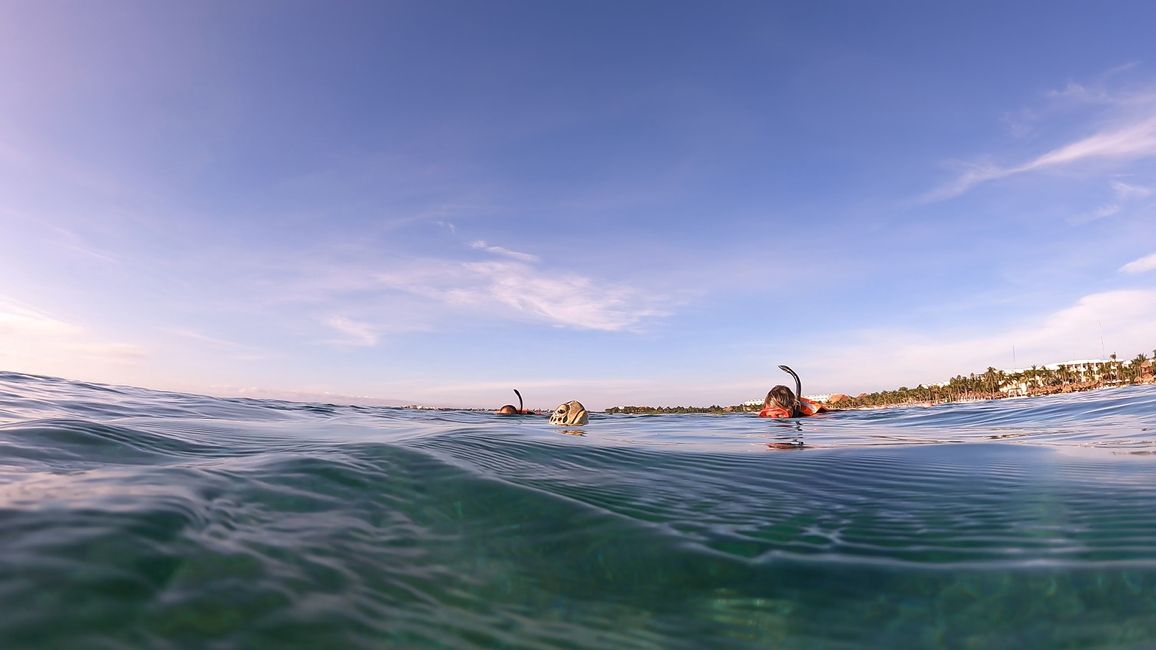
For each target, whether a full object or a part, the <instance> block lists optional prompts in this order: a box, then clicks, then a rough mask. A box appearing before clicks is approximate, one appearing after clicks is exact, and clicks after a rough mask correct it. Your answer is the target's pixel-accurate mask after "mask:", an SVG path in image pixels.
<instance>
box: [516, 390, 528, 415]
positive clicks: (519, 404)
mask: <svg viewBox="0 0 1156 650" xmlns="http://www.w3.org/2000/svg"><path fill="white" fill-rule="evenodd" d="M514 394H515V395H517V396H518V413H519V414H521V413H525V412H526V409H524V408H522V394H521V393H519V392H518V389H517V388H515V389H514Z"/></svg>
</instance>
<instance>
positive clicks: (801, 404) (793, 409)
mask: <svg viewBox="0 0 1156 650" xmlns="http://www.w3.org/2000/svg"><path fill="white" fill-rule="evenodd" d="M826 412H827V409H826V408H824V407H822V406H820V405H818V404H816V403H814V402H812V401H810V400H806V399H803V398H801V397H800V398H797V399H796V398H795V393H793V392H792V391H791V389H790V388H787V387H786V386H775V387H774V388H772V389H771V390H770V392H768V393H767V398H766V399H765V400H763V410H761V411H759V417H761V418H802V417H808V416H811V415H815V414H816V413H826Z"/></svg>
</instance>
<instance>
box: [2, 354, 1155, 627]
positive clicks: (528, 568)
mask: <svg viewBox="0 0 1156 650" xmlns="http://www.w3.org/2000/svg"><path fill="white" fill-rule="evenodd" d="M578 397H580V396H578ZM579 434H581V435H579ZM793 440H801V441H802V442H804V443H805V447H804V448H803V449H793V450H775V449H771V448H769V447H768V446H767V443H768V442H790V441H793ZM0 612H3V614H2V615H0V645H2V646H3V647H4V648H142V647H151V648H260V647H310V648H322V647H326V648H330V647H331V648H338V647H341V648H380V647H398V646H400V647H415V646H417V647H433V648H438V647H443V648H462V647H510V648H534V647H538V648H701V647H733V648H765V647H775V648H859V647H881V648H897V647H924V648H939V647H943V648H1025V647H1027V648H1043V647H1049V648H1066V647H1067V648H1144V647H1148V648H1150V647H1153V645H1154V644H1156V387H1133V388H1121V389H1113V390H1103V391H1097V392H1092V393H1081V394H1074V395H1067V396H1056V397H1046V398H1035V399H1020V400H1004V401H999V402H986V403H975V404H962V405H949V406H938V407H932V408H913V409H892V410H880V411H863V412H848V413H839V414H834V415H829V416H823V417H819V418H812V419H810V420H805V421H802V422H800V423H795V422H781V421H780V422H773V421H766V420H759V419H757V418H755V417H753V416H752V415H749V414H746V415H737V414H736V415H727V416H709V415H701V416H698V415H669V416H605V415H600V414H593V415H592V417H591V421H590V423H589V425H587V426H584V427H582V428H581V429H577V430H569V431H567V430H563V429H560V428H558V427H552V426H550V425H549V424H547V423H546V420H545V418H544V417H543V418H506V419H500V418H496V417H494V416H491V415H487V414H480V413H469V412H452V411H451V412H429V411H406V410H395V409H385V408H359V407H352V406H333V405H322V404H295V403H290V402H281V401H266V400H251V399H216V398H208V397H201V396H193V395H181V394H174V393H161V392H153V391H147V390H142V389H134V388H122V387H109V386H100V385H93V384H85V383H78V382H69V381H65V380H61V379H53V378H46V377H34V376H28V375H20V374H14V373H0Z"/></svg>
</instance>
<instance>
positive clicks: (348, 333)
mask: <svg viewBox="0 0 1156 650" xmlns="http://www.w3.org/2000/svg"><path fill="white" fill-rule="evenodd" d="M323 322H324V323H325V325H328V326H329V327H330V328H332V329H334V330H336V331H337V332H338V333H340V334H341V335H342V337H341V338H339V339H332V340H330V341H329V343H332V344H336V345H349V346H357V347H373V346H375V345H377V342H378V338H379V334H378V332H377V330H376V329H375V328H374V326H373V325H370V324H369V323H362V322H360V321H356V320H353V319H351V318H347V317H345V316H341V315H335V316H329V317H328V318H325V319H324V321H323Z"/></svg>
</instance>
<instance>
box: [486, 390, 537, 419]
mask: <svg viewBox="0 0 1156 650" xmlns="http://www.w3.org/2000/svg"><path fill="white" fill-rule="evenodd" d="M514 394H515V395H517V396H518V408H514V405H513V404H504V405H503V406H502V407H501V408H499V409H498V410H496V411H494V414H495V415H534V413H533V412H532V411H527V410H526V409H524V408H522V406H523V405H522V394H521V393H519V392H518V389H517V388H515V389H514Z"/></svg>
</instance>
